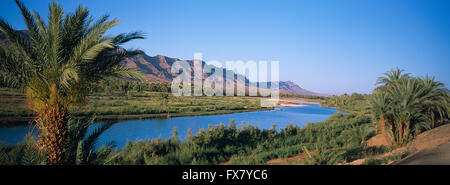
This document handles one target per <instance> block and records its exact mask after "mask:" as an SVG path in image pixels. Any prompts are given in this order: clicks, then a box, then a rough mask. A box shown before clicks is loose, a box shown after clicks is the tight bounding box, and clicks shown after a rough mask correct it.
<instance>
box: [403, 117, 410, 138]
mask: <svg viewBox="0 0 450 185" xmlns="http://www.w3.org/2000/svg"><path fill="white" fill-rule="evenodd" d="M408 131H409V123H408V122H406V121H405V125H404V126H403V138H404V139H406V140H407V139H408V136H409V134H408Z"/></svg>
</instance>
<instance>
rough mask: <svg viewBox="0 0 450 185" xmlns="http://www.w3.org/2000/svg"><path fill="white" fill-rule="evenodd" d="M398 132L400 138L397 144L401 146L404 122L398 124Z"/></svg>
mask: <svg viewBox="0 0 450 185" xmlns="http://www.w3.org/2000/svg"><path fill="white" fill-rule="evenodd" d="M397 130H398V138H397V141H398V142H397V143H398V144H401V143H402V139H403V138H402V136H403V122H401V123H399V124H398V128H397Z"/></svg>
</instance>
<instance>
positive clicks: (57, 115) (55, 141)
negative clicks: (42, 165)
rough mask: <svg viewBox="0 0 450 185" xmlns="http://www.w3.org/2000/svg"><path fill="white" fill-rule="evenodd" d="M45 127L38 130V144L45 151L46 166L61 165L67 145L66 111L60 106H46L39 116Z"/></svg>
mask: <svg viewBox="0 0 450 185" xmlns="http://www.w3.org/2000/svg"><path fill="white" fill-rule="evenodd" d="M39 118H40V119H41V120H42V121H44V124H45V126H44V127H43V128H42V126H41V127H38V129H39V144H40V145H41V146H42V147H43V148H44V149H45V152H46V158H47V164H50V165H57V164H63V162H64V152H65V149H66V145H67V135H68V128H67V121H68V115H67V109H65V108H64V107H62V106H61V105H55V106H47V107H46V108H45V109H44V111H43V112H41V113H40V114H39Z"/></svg>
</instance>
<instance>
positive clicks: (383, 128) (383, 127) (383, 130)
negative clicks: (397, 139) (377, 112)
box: [380, 116, 392, 142]
mask: <svg viewBox="0 0 450 185" xmlns="http://www.w3.org/2000/svg"><path fill="white" fill-rule="evenodd" d="M390 127H391V130H392V126H390ZM380 129H381V135H383V137H384V138H385V139H386V141H388V142H392V138H391V136H390V135H389V133H388V132H387V131H386V120H385V119H384V117H383V116H380Z"/></svg>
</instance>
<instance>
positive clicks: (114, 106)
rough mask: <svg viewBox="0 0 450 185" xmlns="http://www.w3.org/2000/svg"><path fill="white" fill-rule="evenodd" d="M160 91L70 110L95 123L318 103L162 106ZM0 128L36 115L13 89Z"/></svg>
mask: <svg viewBox="0 0 450 185" xmlns="http://www.w3.org/2000/svg"><path fill="white" fill-rule="evenodd" d="M160 94H161V93H159V92H149V91H144V92H140V93H132V94H131V95H124V94H123V93H122V94H121V93H118V92H115V93H111V94H93V95H90V96H89V103H88V105H85V106H83V107H75V108H73V109H72V110H71V113H72V114H73V115H74V116H83V115H88V114H96V120H95V121H123V120H141V119H153V118H160V119H164V118H168V117H182V116H203V115H221V114H232V113H239V112H253V111H266V110H273V109H274V108H276V107H303V106H306V105H301V104H300V103H320V100H313V99H305V98H280V101H279V103H278V104H277V105H276V106H275V107H269V108H266V107H261V106H260V104H259V102H260V101H261V98H260V97H227V96H224V97H207V96H202V97H192V96H191V97H173V96H168V97H167V100H164V101H166V103H165V104H163V103H161V102H164V101H163V100H161V99H160V98H159V95H160ZM0 97H2V98H1V100H0V127H10V126H21V125H27V124H29V123H30V122H31V121H32V120H33V119H34V118H35V116H34V115H33V113H32V112H31V111H30V110H29V108H28V106H27V102H26V97H25V95H24V94H23V93H20V92H18V91H17V90H14V89H7V88H2V89H0Z"/></svg>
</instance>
